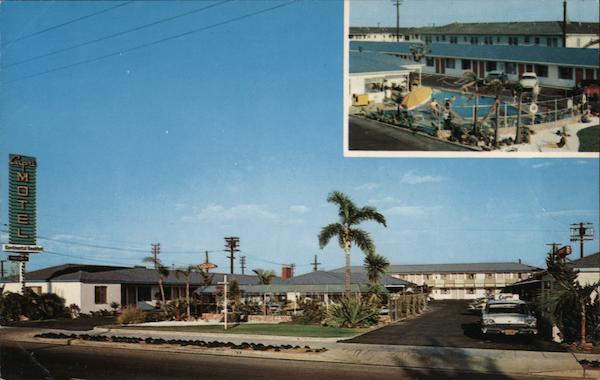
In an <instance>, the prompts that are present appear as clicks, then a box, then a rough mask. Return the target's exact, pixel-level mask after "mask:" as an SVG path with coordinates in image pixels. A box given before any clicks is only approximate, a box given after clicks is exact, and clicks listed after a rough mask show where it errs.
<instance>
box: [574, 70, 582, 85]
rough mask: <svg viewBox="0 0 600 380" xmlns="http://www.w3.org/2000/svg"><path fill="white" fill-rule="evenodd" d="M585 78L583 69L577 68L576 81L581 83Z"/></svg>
mask: <svg viewBox="0 0 600 380" xmlns="http://www.w3.org/2000/svg"><path fill="white" fill-rule="evenodd" d="M582 80H583V69H580V68H577V69H575V83H579V82H581V81H582Z"/></svg>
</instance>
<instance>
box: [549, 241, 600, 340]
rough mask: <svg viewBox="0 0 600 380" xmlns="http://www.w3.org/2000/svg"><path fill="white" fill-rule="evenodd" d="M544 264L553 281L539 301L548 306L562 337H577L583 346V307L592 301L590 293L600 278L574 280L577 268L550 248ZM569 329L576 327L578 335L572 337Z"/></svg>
mask: <svg viewBox="0 0 600 380" xmlns="http://www.w3.org/2000/svg"><path fill="white" fill-rule="evenodd" d="M546 264H547V266H548V273H549V274H550V275H551V276H552V277H553V279H554V284H553V287H552V289H551V290H550V291H549V294H546V295H545V296H544V297H543V298H542V303H543V305H545V306H547V307H549V308H550V311H551V313H552V315H553V316H554V318H555V320H556V322H557V324H558V327H559V329H560V330H561V333H562V334H563V337H564V338H565V339H566V340H567V341H575V340H576V339H577V338H578V339H579V343H580V345H581V346H585V345H587V339H586V338H587V331H586V325H587V318H586V308H588V307H589V305H591V304H592V294H594V293H595V292H596V293H597V292H598V291H599V289H600V281H599V282H597V283H595V284H589V285H581V284H580V283H579V281H578V280H577V273H578V272H576V271H575V270H573V268H572V267H571V266H569V265H567V264H566V263H565V261H564V259H561V258H557V257H556V256H555V255H554V254H553V253H552V252H551V253H549V254H548V257H547V258H546ZM572 330H578V332H579V334H578V335H579V337H576V336H575V334H573V333H572V332H571V331H572Z"/></svg>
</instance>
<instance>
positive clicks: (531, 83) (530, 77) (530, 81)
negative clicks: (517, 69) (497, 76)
mask: <svg viewBox="0 0 600 380" xmlns="http://www.w3.org/2000/svg"><path fill="white" fill-rule="evenodd" d="M519 84H520V85H521V87H523V88H524V89H526V90H533V89H537V88H538V86H539V84H538V77H537V74H536V73H533V72H526V73H523V74H521V76H520V77H519Z"/></svg>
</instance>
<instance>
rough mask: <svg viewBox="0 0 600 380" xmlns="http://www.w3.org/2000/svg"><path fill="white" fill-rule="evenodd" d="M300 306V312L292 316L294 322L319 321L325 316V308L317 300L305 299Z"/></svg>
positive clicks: (307, 322) (309, 322)
mask: <svg viewBox="0 0 600 380" xmlns="http://www.w3.org/2000/svg"><path fill="white" fill-rule="evenodd" d="M300 307H301V308H302V314H301V315H298V316H293V317H292V320H293V321H294V322H296V323H303V324H311V323H321V322H322V321H323V318H325V308H324V307H323V304H322V303H321V302H319V301H316V300H309V299H306V300H304V302H303V303H302V304H301V305H300Z"/></svg>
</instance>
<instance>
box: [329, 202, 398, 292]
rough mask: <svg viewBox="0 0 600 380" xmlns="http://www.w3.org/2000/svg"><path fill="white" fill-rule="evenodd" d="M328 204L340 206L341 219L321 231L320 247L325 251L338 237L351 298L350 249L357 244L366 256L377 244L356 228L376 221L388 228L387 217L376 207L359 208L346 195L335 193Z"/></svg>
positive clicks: (345, 280) (345, 290)
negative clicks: (344, 260) (344, 261)
mask: <svg viewBox="0 0 600 380" xmlns="http://www.w3.org/2000/svg"><path fill="white" fill-rule="evenodd" d="M327 202H330V203H334V204H336V205H337V206H338V215H339V217H340V219H339V221H338V222H337V223H331V224H328V225H326V226H325V227H323V228H322V229H321V233H319V246H320V248H321V249H323V248H324V247H325V246H326V245H327V244H328V243H329V241H330V240H331V239H332V238H334V237H337V239H338V244H339V245H340V248H342V249H343V250H344V254H345V256H346V272H345V276H344V294H345V295H346V297H349V296H350V292H351V289H350V249H351V248H352V244H355V245H356V246H357V247H358V248H360V249H361V250H362V251H363V252H364V253H365V254H368V253H371V252H374V251H375V243H374V242H373V240H372V239H371V236H370V235H369V233H368V232H366V231H364V230H361V229H359V228H356V225H358V224H360V223H361V222H364V221H369V220H372V221H375V222H377V223H379V224H382V225H383V226H384V227H387V225H386V221H385V217H384V216H383V215H382V214H380V213H379V212H378V211H377V209H376V208H375V207H371V206H365V207H361V208H358V207H357V206H356V205H355V204H354V202H353V201H352V199H350V197H348V196H347V195H346V194H344V193H342V192H339V191H333V192H331V193H330V194H329V196H328V197H327Z"/></svg>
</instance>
